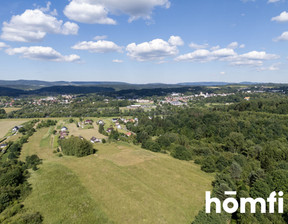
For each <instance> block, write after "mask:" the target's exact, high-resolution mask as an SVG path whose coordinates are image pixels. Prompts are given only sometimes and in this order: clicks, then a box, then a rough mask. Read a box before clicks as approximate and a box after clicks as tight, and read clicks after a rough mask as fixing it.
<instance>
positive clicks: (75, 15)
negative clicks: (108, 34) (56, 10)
mask: <svg viewBox="0 0 288 224" xmlns="http://www.w3.org/2000/svg"><path fill="white" fill-rule="evenodd" d="M64 14H65V15H66V16H67V17H68V18H69V19H72V20H75V21H77V22H81V23H90V24H93V23H98V24H111V25H115V24H116V21H115V20H113V19H111V18H108V11H107V9H106V8H105V7H104V6H103V5H100V4H89V3H87V2H85V1H75V0H74V1H71V2H70V3H69V5H67V6H66V7H65V9H64Z"/></svg>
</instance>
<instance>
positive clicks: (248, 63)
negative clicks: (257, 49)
mask: <svg viewBox="0 0 288 224" xmlns="http://www.w3.org/2000/svg"><path fill="white" fill-rule="evenodd" d="M231 65H235V66H243V65H244V66H256V67H258V66H262V65H263V61H258V60H243V59H242V60H237V61H233V62H231Z"/></svg>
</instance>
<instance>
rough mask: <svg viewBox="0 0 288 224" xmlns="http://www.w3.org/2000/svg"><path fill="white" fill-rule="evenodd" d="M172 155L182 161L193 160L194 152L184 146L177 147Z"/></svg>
mask: <svg viewBox="0 0 288 224" xmlns="http://www.w3.org/2000/svg"><path fill="white" fill-rule="evenodd" d="M171 155H172V156H173V157H174V158H176V159H180V160H187V161H188V160H192V151H191V150H189V149H187V148H185V147H184V146H177V147H176V148H175V149H174V150H173V151H172V153H171Z"/></svg>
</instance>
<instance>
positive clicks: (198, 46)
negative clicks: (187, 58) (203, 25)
mask: <svg viewBox="0 0 288 224" xmlns="http://www.w3.org/2000/svg"><path fill="white" fill-rule="evenodd" d="M189 47H190V48H192V49H205V48H208V47H209V45H208V44H195V43H193V42H192V43H191V44H189Z"/></svg>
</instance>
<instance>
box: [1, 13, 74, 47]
mask: <svg viewBox="0 0 288 224" xmlns="http://www.w3.org/2000/svg"><path fill="white" fill-rule="evenodd" d="M78 29H79V26H78V25H77V24H75V23H71V22H66V23H64V24H63V21H62V20H57V18H56V17H54V16H52V15H48V14H45V13H44V12H43V11H41V10H40V9H34V10H30V9H27V10H26V11H25V12H24V13H23V14H21V15H16V16H12V18H11V20H10V21H9V22H3V27H2V35H1V38H2V39H4V40H8V41H19V42H38V41H41V40H42V39H43V38H44V37H45V36H46V34H47V33H53V34H64V35H75V34H77V33H78Z"/></svg>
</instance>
